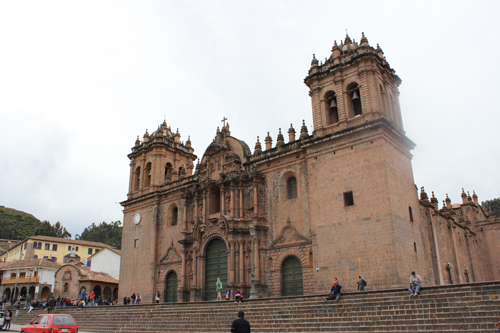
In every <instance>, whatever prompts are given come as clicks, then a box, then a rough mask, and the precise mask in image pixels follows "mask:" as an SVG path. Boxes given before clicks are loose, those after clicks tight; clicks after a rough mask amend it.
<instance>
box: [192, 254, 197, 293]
mask: <svg viewBox="0 0 500 333" xmlns="http://www.w3.org/2000/svg"><path fill="white" fill-rule="evenodd" d="M197 260H198V257H197V256H196V251H193V284H192V286H191V287H192V288H194V289H196V285H197V282H198V281H197V280H196V273H197V268H198V265H197Z"/></svg>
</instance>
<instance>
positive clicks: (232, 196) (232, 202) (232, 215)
mask: <svg viewBox="0 0 500 333" xmlns="http://www.w3.org/2000/svg"><path fill="white" fill-rule="evenodd" d="M230 209H231V217H234V215H235V214H234V188H232V189H231V208H230Z"/></svg>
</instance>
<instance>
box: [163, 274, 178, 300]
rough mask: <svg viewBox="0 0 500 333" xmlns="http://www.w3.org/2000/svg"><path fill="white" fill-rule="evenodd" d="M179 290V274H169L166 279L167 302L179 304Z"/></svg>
mask: <svg viewBox="0 0 500 333" xmlns="http://www.w3.org/2000/svg"><path fill="white" fill-rule="evenodd" d="M177 289H178V284H177V274H176V273H175V272H173V271H172V272H170V273H168V274H167V278H166V279H165V302H167V303H176V302H177Z"/></svg>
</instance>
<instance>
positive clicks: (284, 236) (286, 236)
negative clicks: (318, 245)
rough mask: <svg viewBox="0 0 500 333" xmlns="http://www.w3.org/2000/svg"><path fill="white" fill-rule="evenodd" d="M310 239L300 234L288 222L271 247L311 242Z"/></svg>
mask: <svg viewBox="0 0 500 333" xmlns="http://www.w3.org/2000/svg"><path fill="white" fill-rule="evenodd" d="M311 243H312V242H311V240H310V239H308V238H307V237H304V236H302V235H301V234H299V233H298V232H297V230H296V229H295V228H294V227H293V226H292V225H291V224H289V223H287V225H286V226H285V227H284V228H283V229H282V230H281V235H280V236H279V237H278V238H276V240H275V241H274V242H273V244H272V245H271V248H281V247H291V246H298V245H305V244H311Z"/></svg>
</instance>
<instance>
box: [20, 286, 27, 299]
mask: <svg viewBox="0 0 500 333" xmlns="http://www.w3.org/2000/svg"><path fill="white" fill-rule="evenodd" d="M27 294H28V288H26V287H21V294H20V295H21V297H22V298H24V297H26V296H27Z"/></svg>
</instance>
